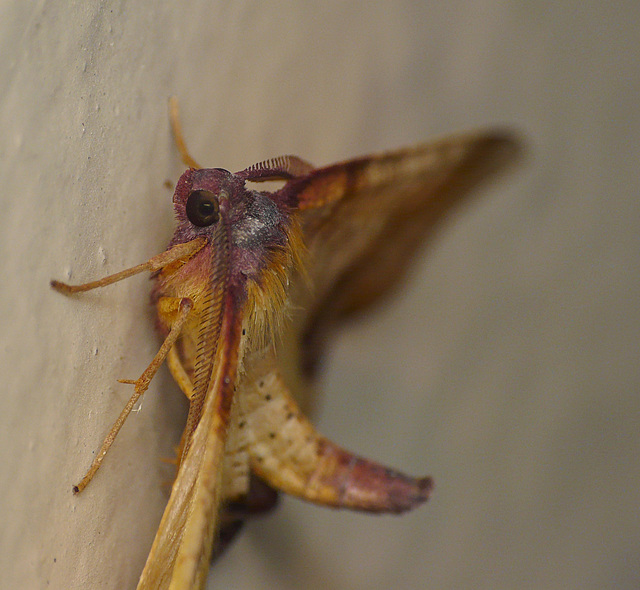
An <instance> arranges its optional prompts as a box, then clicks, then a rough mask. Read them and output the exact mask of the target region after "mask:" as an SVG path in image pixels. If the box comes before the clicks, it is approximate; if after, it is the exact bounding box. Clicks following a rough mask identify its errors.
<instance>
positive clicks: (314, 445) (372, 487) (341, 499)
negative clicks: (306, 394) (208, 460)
mask: <svg viewBox="0 0 640 590" xmlns="http://www.w3.org/2000/svg"><path fill="white" fill-rule="evenodd" d="M247 367H248V368H247V375H246V378H245V379H243V381H242V391H239V392H238V398H237V400H238V403H239V404H240V403H242V406H243V407H242V412H243V414H244V416H245V421H246V430H247V432H248V433H250V438H249V441H248V444H247V451H248V453H249V457H250V464H251V468H252V470H253V471H254V472H255V473H256V474H257V475H258V476H259V477H261V478H262V479H264V480H265V481H266V483H268V484H269V485H270V486H272V487H274V488H276V489H278V490H280V491H283V492H286V493H288V494H291V495H294V496H298V497H301V498H303V499H305V500H308V501H311V502H315V503H318V504H324V505H327V506H333V507H335V508H351V509H354V510H364V511H368V512H392V513H400V512H404V511H406V510H411V509H412V508H415V507H417V506H418V505H420V504H421V503H423V502H424V501H425V500H427V498H428V497H429V494H430V492H431V489H432V487H433V481H432V480H431V478H429V477H424V478H414V477H409V476H407V475H404V474H403V473H400V472H398V471H395V470H393V469H389V468H387V467H384V466H383V465H380V464H378V463H375V462H373V461H370V460H368V459H364V458H362V457H358V456H356V455H354V454H352V453H350V452H348V451H346V450H343V449H341V448H340V447H338V446H336V445H335V444H333V443H332V442H331V441H329V440H328V439H326V438H325V437H323V436H322V435H320V434H319V433H318V432H317V431H316V430H315V428H314V427H313V426H312V425H311V423H310V422H309V421H308V420H307V418H306V417H305V416H304V415H303V414H302V413H301V411H300V409H299V408H298V406H297V404H296V402H295V401H294V400H293V398H292V397H291V395H290V393H289V390H288V387H287V385H286V384H285V382H284V379H283V377H282V375H281V374H280V370H279V368H278V365H277V364H276V362H275V359H274V358H273V356H269V355H268V357H267V359H265V360H259V361H258V362H257V363H256V364H255V365H253V366H251V363H247Z"/></svg>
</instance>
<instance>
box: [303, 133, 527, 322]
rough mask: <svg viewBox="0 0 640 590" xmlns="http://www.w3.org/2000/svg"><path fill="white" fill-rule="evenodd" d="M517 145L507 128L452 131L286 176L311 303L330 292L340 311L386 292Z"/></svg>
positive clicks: (354, 308) (328, 296)
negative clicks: (299, 215)
mask: <svg viewBox="0 0 640 590" xmlns="http://www.w3.org/2000/svg"><path fill="white" fill-rule="evenodd" d="M517 152H518V149H517V142H516V141H515V140H514V139H513V137H511V136H510V135H508V134H506V133H501V132H486V133H475V134H467V135H458V136H451V137H446V138H444V139H441V140H439V141H435V142H432V143H428V144H425V145H422V146H418V147H415V148H411V149H405V150H400V151H396V152H390V153H387V154H381V155H378V156H371V157H366V158H361V159H357V160H352V161H350V162H345V163H343V164H335V165H333V166H329V167H327V168H321V169H318V170H315V171H314V172H312V173H311V174H309V175H308V176H307V177H305V178H304V179H302V180H301V181H299V182H298V186H297V187H296V186H295V184H296V181H293V182H292V183H291V184H292V185H293V186H291V190H293V191H297V192H298V199H299V202H300V207H301V209H303V210H304V213H303V215H304V235H305V242H306V245H307V248H308V250H309V258H308V264H307V269H308V273H309V275H310V279H311V284H312V287H313V289H312V293H313V296H312V304H311V308H312V309H315V308H317V307H318V305H320V304H321V302H322V301H323V300H327V299H329V300H330V301H331V307H332V309H333V313H334V314H336V315H337V316H342V315H345V314H349V313H351V312H353V311H357V310H359V309H362V308H364V307H366V306H368V305H369V304H371V303H374V302H375V301H376V300H377V299H378V298H379V297H381V296H383V295H385V294H386V293H387V292H388V291H389V290H390V289H392V288H393V287H394V286H395V285H396V284H397V283H398V282H399V280H400V279H401V278H402V277H403V275H404V273H405V271H406V269H407V267H408V265H409V263H410V262H411V260H412V257H413V255H414V254H415V252H416V250H417V249H418V248H419V246H420V245H421V244H422V243H424V242H425V241H426V239H428V238H429V236H430V235H431V234H432V232H433V229H434V228H435V226H436V225H437V224H438V223H439V222H440V221H441V220H442V219H443V218H444V217H445V216H446V214H447V213H449V211H450V210H451V209H452V208H453V207H454V206H455V205H456V204H457V203H459V202H460V201H461V200H462V199H463V198H464V197H465V196H466V195H468V194H469V193H470V192H471V190H472V189H473V188H475V187H476V186H477V185H478V184H480V183H481V182H482V181H483V180H484V179H486V178H487V177H489V176H491V175H492V174H494V173H495V172H497V171H500V170H501V169H503V168H504V167H505V166H506V165H507V164H509V163H510V162H512V161H513V160H514V156H515V155H516V154H517Z"/></svg>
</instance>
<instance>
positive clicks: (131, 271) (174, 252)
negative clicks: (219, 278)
mask: <svg viewBox="0 0 640 590" xmlns="http://www.w3.org/2000/svg"><path fill="white" fill-rule="evenodd" d="M205 243H206V240H205V239H204V238H196V239H195V240H191V241H190V242H186V243H184V244H177V245H175V246H173V247H172V248H169V249H168V250H165V251H164V252H163V253H162V254H158V255H157V256H154V257H153V258H149V260H147V261H146V262H143V263H142V264H138V265H136V266H133V267H131V268H127V269H125V270H121V271H120V272H117V273H115V274H112V275H109V276H108V277H104V278H102V279H98V280H97V281H91V282H90V283H83V284H82V285H69V284H67V283H62V282H61V281H56V280H53V281H51V283H50V284H51V287H52V288H53V289H55V290H56V291H58V292H59V293H63V294H64V295H71V294H72V293H81V292H83V291H91V290H92V289H97V288H98V287H106V286H107V285H111V284H113V283H117V282H118V281H122V280H124V279H128V278H129V277H132V276H133V275H136V274H138V273H141V272H144V271H145V270H148V271H150V272H155V271H157V270H161V269H163V268H164V267H165V266H167V265H169V264H172V263H174V262H178V261H186V260H188V259H189V258H191V257H192V256H193V255H194V254H195V253H196V252H198V250H200V249H201V248H202V247H203V246H204V245H205Z"/></svg>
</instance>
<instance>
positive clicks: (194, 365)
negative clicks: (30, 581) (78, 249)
mask: <svg viewBox="0 0 640 590" xmlns="http://www.w3.org/2000/svg"><path fill="white" fill-rule="evenodd" d="M172 121H173V126H174V132H175V135H176V141H177V144H178V148H179V149H180V152H181V154H182V157H183V160H184V161H185V163H186V164H187V165H188V166H189V169H188V170H187V171H186V172H185V173H184V174H183V175H182V176H181V178H180V180H179V181H178V183H177V185H176V189H175V194H174V197H173V204H174V209H175V215H176V218H177V228H176V231H175V234H174V236H173V239H172V240H171V243H170V244H169V247H168V249H167V250H166V251H165V252H163V253H162V254H159V255H158V256H155V257H153V258H151V259H150V260H148V261H147V262H145V263H143V264H140V265H138V266H136V267H133V268H131V269H128V270H125V271H122V272H119V273H117V274H115V275H111V276H109V277H106V278H104V279H101V280H98V281H95V282H91V283H87V284H84V285H78V286H70V285H66V284H63V283H60V282H57V281H52V286H53V287H54V288H55V289H56V290H58V291H60V292H62V293H76V292H79V291H87V290H90V289H94V288H96V287H103V286H105V285H109V284H111V283H115V282H116V281H119V280H121V279H124V278H127V277H129V276H131V275H133V274H136V273H139V272H142V271H151V272H152V273H154V278H155V286H154V288H153V301H154V303H155V305H156V308H157V314H158V325H159V326H160V330H161V332H162V335H163V337H164V342H163V344H162V347H161V348H160V350H159V352H158V354H157V355H156V356H155V358H154V359H153V361H152V362H151V364H150V365H149V367H148V368H147V369H146V370H145V371H144V373H143V374H142V376H141V377H140V378H139V379H137V380H136V381H132V382H130V383H132V384H133V385H134V386H135V390H134V394H133V395H132V397H131V399H130V401H129V402H128V403H127V405H126V407H125V408H124V410H123V411H122V413H121V415H120V417H119V418H118V420H117V421H116V423H115V424H114V426H113V428H112V429H111V431H110V433H109V435H108V436H107V438H106V440H105V442H104V444H103V446H102V449H101V450H100V452H99V453H98V455H97V456H96V458H95V460H94V462H93V464H92V466H91V468H90V469H89V471H88V473H87V475H86V476H85V477H84V478H83V479H82V481H81V482H80V483H79V484H78V485H77V486H74V491H75V492H76V493H77V492H79V491H81V490H82V489H83V488H84V487H85V486H86V485H87V484H88V483H89V481H90V480H91V479H92V477H93V476H94V475H95V473H96V471H97V470H98V468H99V467H100V464H101V463H102V460H103V459H104V456H105V454H106V452H107V450H108V449H109V447H110V446H111V444H112V442H113V440H114V439H115V437H116V435H117V433H118V431H119V430H120V428H121V426H122V424H123V423H124V421H125V419H126V417H127V416H128V414H129V413H130V411H131V409H132V408H133V407H134V405H135V403H136V401H137V400H138V399H139V397H140V396H141V395H142V394H143V393H144V392H145V391H146V389H147V387H148V386H149V383H150V381H151V379H152V378H153V376H154V375H155V373H156V371H157V370H158V367H159V366H160V365H161V364H162V363H163V362H164V361H165V360H166V361H167V363H168V365H169V368H170V370H171V373H172V374H173V376H174V378H175V380H176V381H177V383H178V385H179V386H180V388H181V389H182V391H183V392H184V394H185V395H186V396H187V398H188V399H189V402H190V406H189V415H188V418H187V424H186V427H185V429H184V433H183V435H182V440H181V443H180V449H179V453H178V471H177V477H176V479H175V482H174V484H173V488H172V491H171V497H170V499H169V502H168V505H167V508H166V510H165V513H164V516H163V517H162V521H161V523H160V527H159V530H158V533H157V535H156V538H155V541H154V543H153V547H152V548H151V553H150V554H149V557H148V560H147V563H146V566H145V568H144V571H143V572H142V576H141V578H140V582H139V585H138V588H141V589H143V588H144V589H154V590H155V589H157V588H171V589H173V590H186V589H191V588H201V587H203V586H204V583H205V580H206V576H207V571H208V569H209V562H210V560H211V556H212V553H217V552H219V551H220V550H221V548H222V547H223V545H224V543H225V542H226V541H227V540H228V539H229V538H230V537H231V536H232V535H233V533H234V532H235V531H236V530H237V528H238V525H239V523H240V522H241V521H242V519H243V518H245V517H246V516H247V515H248V514H250V513H252V512H259V511H264V510H267V509H268V508H270V507H271V506H272V505H273V504H274V502H275V499H276V495H277V492H280V491H281V492H286V493H288V494H293V495H295V496H299V497H301V498H304V499H306V500H309V501H311V502H315V503H317V504H323V505H325V506H332V507H334V508H351V509H353V510H363V511H368V512H376V513H401V512H405V511H407V510H411V509H413V508H415V507H416V506H418V505H420V504H422V503H423V502H424V501H425V500H426V499H427V498H428V497H429V493H430V491H431V489H432V486H433V483H432V480H431V478H429V477H423V478H414V477H410V476H407V475H404V474H403V473H400V472H398V471H395V470H393V469H389V468H387V467H384V466H382V465H379V464H377V463H374V462H372V461H370V460H368V459H364V458H361V457H358V456H355V455H353V454H352V453H350V452H348V451H346V450H344V449H341V448H340V447H338V446H337V445H335V444H334V443H332V442H331V441H329V440H327V439H326V438H324V437H323V436H322V435H320V434H319V433H318V432H316V430H315V429H314V428H313V426H312V425H311V423H310V422H309V421H308V420H307V418H306V417H305V416H304V415H303V413H302V411H301V410H300V408H299V406H298V403H297V402H296V401H295V400H294V398H296V399H300V398H301V397H304V390H306V389H308V388H310V387H311V385H312V382H313V378H314V374H315V372H316V368H317V365H318V362H319V359H320V358H321V357H322V354H323V350H324V347H325V344H326V342H327V341H328V339H329V337H330V336H331V334H332V333H333V331H334V330H335V329H336V328H337V327H338V326H339V325H340V324H341V323H342V322H343V321H344V320H345V319H346V318H348V317H349V316H351V315H352V314H354V313H356V312H361V311H363V310H365V309H367V308H369V306H371V305H373V304H374V303H376V302H377V301H378V300H379V299H380V298H381V297H383V296H384V295H386V294H387V293H388V292H389V291H390V290H391V289H393V288H394V287H395V286H396V285H397V284H398V283H399V282H400V281H401V279H402V278H403V276H404V275H405V271H406V269H407V267H408V265H409V263H410V262H411V259H412V258H413V255H414V253H415V252H416V251H417V250H418V248H419V247H420V246H421V245H422V244H423V242H424V241H425V239H426V238H428V237H429V235H430V234H431V232H432V230H433V228H434V226H435V225H436V224H437V223H439V222H440V221H441V220H442V218H443V217H444V216H445V215H446V214H447V213H448V212H449V211H450V210H451V209H452V208H453V207H454V206H455V205H456V204H457V203H458V202H460V200H461V199H462V198H463V197H464V196H465V195H466V194H468V192H469V190H470V189H472V188H474V187H475V186H476V185H477V184H478V183H479V182H480V181H482V180H483V179H485V178H486V177H487V176H489V175H491V174H493V173H494V172H496V171H497V170H499V169H500V168H502V167H503V166H505V164H507V163H508V162H509V161H511V160H512V159H513V155H514V154H515V152H516V144H515V142H514V140H513V139H512V138H511V137H510V136H509V135H508V134H505V133H502V132H492V131H481V132H478V133H470V134H464V135H453V136H451V137H445V138H443V139H440V140H437V141H433V142H430V143H427V144H424V145H419V146H416V147H412V148H409V149H402V150H398V151H393V152H388V153H383V154H379V155H373V156H366V157H363V158H358V159H355V160H350V161H347V162H343V163H340V164H334V165H332V166H326V167H323V168H314V167H313V166H312V165H311V164H309V163H308V162H305V161H304V160H301V159H300V158H297V157H295V156H282V157H279V158H273V159H271V160H266V161H264V162H260V163H259V164H254V165H253V166H250V167H248V168H245V169H244V170H241V171H240V172H236V173H231V172H228V171H227V170H223V169H220V168H201V167H199V166H198V165H197V164H196V162H195V161H194V160H193V159H192V158H191V156H190V155H189V154H188V152H187V150H186V148H185V146H184V141H183V140H182V136H181V133H180V129H179V126H178V120H177V105H176V104H175V103H173V105H172ZM274 179H278V180H282V181H284V185H283V186H282V187H281V188H279V189H277V190H274V191H272V192H267V191H257V190H252V189H251V188H249V187H247V186H246V183H247V182H248V181H253V182H261V181H265V180H274Z"/></svg>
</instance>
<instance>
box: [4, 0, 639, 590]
mask: <svg viewBox="0 0 640 590" xmlns="http://www.w3.org/2000/svg"><path fill="white" fill-rule="evenodd" d="M151 6H152V5H151V4H150V3H142V2H138V3H136V2H126V1H116V0H105V1H103V2H96V1H85V2H65V3H56V2H47V1H44V0H43V1H41V2H38V3H27V2H17V1H14V2H10V1H5V2H3V3H2V6H0V23H1V24H0V55H1V56H2V59H0V183H1V187H2V189H1V191H0V204H1V211H2V213H1V214H0V226H1V227H0V254H1V256H0V261H1V265H2V266H1V273H2V274H1V277H2V279H1V280H0V301H1V303H2V304H1V305H0V326H1V327H2V329H1V330H0V377H1V378H2V381H1V382H2V395H1V396H0V453H1V455H0V497H1V498H2V502H0V525H1V530H2V534H1V535H0V571H1V572H2V575H1V576H0V578H1V581H0V587H2V588H18V587H22V588H45V587H46V588H65V589H66V588H101V589H109V588H129V587H133V585H134V583H135V580H136V579H137V576H138V574H139V572H140V570H141V568H142V565H143V563H144V560H145V557H146V554H147V551H148V548H149V546H150V543H151V540H152V538H153V534H154V531H155V527H156V526H157V523H158V520H159V518H160V515H161V513H162V509H163V505H164V502H166V498H167V493H168V488H167V486H166V482H167V481H168V480H170V478H171V467H170V466H167V465H165V464H163V463H162V462H161V461H160V458H161V457H170V456H171V455H172V448H173V445H175V444H176V442H177V440H178V437H179V432H180V429H181V426H182V420H183V419H184V403H183V400H182V399H181V395H180V393H179V392H178V390H177V388H176V387H175V385H173V383H172V381H171V379H170V377H169V376H168V373H166V372H165V371H164V370H163V372H162V373H161V374H160V375H159V377H158V378H157V379H156V380H155V381H154V383H153V385H152V387H151V390H150V391H149V393H148V394H147V395H146V397H145V399H144V402H143V404H142V408H141V409H140V411H139V412H137V413H136V414H134V415H133V416H132V417H131V418H130V419H129V421H128V423H127V424H126V426H125V427H124V429H123V431H122V432H121V434H120V436H119V437H118V440H117V443H116V444H115V445H114V447H113V449H112V451H111V453H110V454H109V456H108V458H107V460H106V462H105V464H104V467H103V469H102V470H101V472H100V474H99V475H98V477H97V478H96V479H95V481H94V482H93V483H92V485H91V486H90V487H89V488H88V489H87V490H86V491H85V492H84V493H83V494H82V495H81V496H79V497H74V496H73V495H72V494H71V485H72V484H73V483H75V482H76V481H77V479H78V478H79V477H80V476H81V475H82V473H83V472H84V470H85V469H86V468H87V467H88V465H89V463H90V462H91V459H92V457H93V453H95V452H96V450H97V448H98V447H99V445H100V443H101V441H102V438H103V436H104V434H105V433H106V431H107V430H108V428H109V426H110V424H111V423H112V422H113V420H114V419H115V417H116V416H117V414H118V413H119V411H120V409H121V407H122V406H123V405H124V403H125V401H126V399H127V398H128V396H129V394H130V389H129V387H130V386H126V385H121V384H118V383H117V382H116V379H118V378H135V377H137V376H138V375H139V373H140V372H141V371H142V370H143V368H144V367H145V366H146V364H147V363H148V361H149V359H151V357H152V356H153V354H154V352H155V351H156V349H157V346H158V342H157V338H156V335H155V334H154V332H153V328H152V317H153V316H152V311H151V310H150V309H149V306H148V291H149V283H148V281H147V279H146V278H145V277H137V278H134V279H130V280H129V281H127V282H124V283H121V284H118V285H115V286H113V287H110V288H108V289H105V290H103V291H100V292H93V293H90V294H87V295H85V296H83V297H78V298H77V299H76V300H75V301H74V300H70V299H65V298H63V297H61V296H59V295H57V294H55V293H53V292H51V291H50V290H49V288H48V281H49V279H50V278H52V277H57V278H61V279H63V280H65V279H69V278H70V279H71V280H74V281H82V280H88V279H92V278H96V277H99V276H102V275H105V274H108V273H111V272H114V271H116V270H120V269H122V268H125V267H129V266H132V265H134V264H137V263H139V262H142V261H144V260H146V259H147V258H149V257H150V256H152V255H154V254H156V253H158V252H160V251H161V250H162V249H163V248H164V247H165V245H166V243H167V241H168V240H169V238H170V236H171V233H172V223H173V222H172V211H171V206H170V199H171V190H170V189H167V188H166V187H165V186H164V184H163V183H164V181H165V180H166V179H171V180H172V181H174V182H175V180H176V179H177V178H178V176H179V174H180V173H181V171H182V165H181V163H180V161H179V158H178V156H177V154H176V150H175V148H174V146H173V144H172V140H171V137H170V133H169V127H168V118H167V98H168V97H169V96H170V95H172V94H175V95H177V96H178V97H179V98H180V101H181V105H182V111H183V120H184V126H185V133H186V135H187V137H188V140H189V144H190V146H191V149H192V151H193V152H194V155H195V156H196V158H197V159H199V160H200V161H201V162H202V163H204V164H207V165H211V166H216V167H224V168H229V169H231V170H237V169H241V168H244V167H245V166H246V165H248V164H251V163H253V162H255V161H258V160H261V159H264V158H266V157H270V156H275V155H279V154H281V153H297V154H299V155H301V156H303V157H305V158H307V159H309V160H311V161H312V162H315V163H317V164H327V163H331V162H333V161H338V160H340V159H343V158H346V157H351V156H355V155H361V154H364V153H367V152H371V151H377V150H381V149H384V148H391V147H397V146H402V145H409V144H412V143H416V142H418V141H422V140H425V139H426V138H428V137H429V136H431V135H434V134H441V133H445V132H449V131H454V130H459V129H463V128H469V127H482V126H486V125H495V124H503V125H509V126H513V127H514V128H516V129H518V130H520V131H521V132H522V133H523V134H524V135H526V137H527V138H528V142H529V157H528V161H527V163H526V166H523V167H522V168H521V169H520V170H519V171H518V172H516V173H515V174H513V175H511V176H510V177H509V178H507V179H504V180H503V181H501V182H499V183H496V184H494V185H493V186H492V187H490V188H488V189H487V190H485V191H483V193H482V195H481V197H480V198H479V199H477V200H475V201H474V202H472V203H470V204H469V206H468V207H466V208H464V209H463V210H461V211H460V212H459V214H458V215H456V217H455V218H453V219H452V220H451V222H450V223H449V224H448V225H447V226H446V227H445V228H443V230H442V231H441V232H440V233H439V236H438V239H437V240H436V242H435V243H434V244H433V247H432V248H431V250H430V251H429V252H428V253H427V254H426V255H425V257H424V258H423V259H422V260H421V261H420V262H419V263H418V265H417V268H416V272H415V273H414V275H413V277H412V279H411V281H410V283H409V285H408V287H407V289H406V291H404V292H403V293H402V295H401V296H400V297H399V298H397V299H396V300H395V301H394V303H393V305H390V306H388V307H387V308H386V309H385V310H384V311H382V312H380V313H379V314H376V315H374V316H372V317H371V318H370V321H368V322H367V323H365V324H361V325H358V326H355V327H354V328H353V329H352V330H350V331H348V332H345V333H344V335H343V337H342V338H341V340H340V341H339V342H338V343H337V345H336V347H335V348H334V349H333V354H332V356H331V359H330V363H329V365H328V367H327V372H326V374H325V379H324V383H323V389H324V390H325V391H326V396H325V397H324V398H323V399H322V401H321V403H320V406H319V411H318V414H317V423H318V425H319V427H320V428H321V429H322V430H323V431H324V432H325V433H326V434H328V435H329V436H331V437H332V438H333V439H335V440H336V441H339V442H341V443H342V444H344V445H345V446H347V447H349V448H352V449H354V450H357V451H359V452H361V453H363V454H366V455H369V456H372V457H375V458H377V459H379V460H382V461H385V462H388V463H390V464H393V465H395V466H397V467H398V468H401V469H403V470H406V471H408V472H412V473H429V474H432V475H433V476H434V477H435V478H436V482H437V490H436V494H435V496H434V498H433V499H432V501H431V502H430V503H429V505H427V506H425V507H424V508H421V509H420V510H419V511H417V512H415V513H413V514H410V515H407V516H405V517H402V518H391V517H386V518H385V517H382V518H375V517H365V516H361V515H357V514H347V513H342V512H332V511H329V510H322V509H319V508H316V507H313V506H308V505H305V504H302V503H300V502H298V501H297V500H292V499H287V500H285V501H284V503H283V505H282V507H281V510H280V511H279V512H278V513H277V514H276V515H274V516H272V517H269V518H266V519H264V520H261V521H259V522H256V523H254V524H252V525H250V526H248V527H247V530H246V532H245V534H244V535H243V537H242V538H241V539H240V540H239V541H238V543H237V544H235V545H234V546H233V547H232V548H231V550H230V551H229V552H228V554H227V555H226V556H225V557H224V558H223V559H222V560H221V562H220V563H219V564H218V565H217V566H216V568H215V570H214V573H213V574H212V580H211V583H212V584H213V585H214V586H215V587H220V588H251V589H256V590H257V589H267V588H281V589H294V588H306V589H312V590H316V589H317V590H319V589H325V588H343V589H350V590H351V589H352V590H360V589H364V588H367V589H371V588H380V589H382V588H390V587H394V588H407V589H415V588H427V587H428V588H430V589H438V588H443V589H444V588H456V589H464V588H474V589H476V588H486V589H492V590H496V589H502V588H504V589H512V588H545V589H553V588H558V589H560V588H562V589H567V588H581V589H586V588H593V589H596V588H597V589H600V588H606V587H609V588H614V587H615V588H637V587H638V586H640V570H639V565H638V560H637V547H638V546H639V545H640V526H639V525H640V522H639V520H640V517H639V512H638V505H639V504H640V463H639V462H638V456H640V437H639V436H638V432H639V427H640V401H639V399H638V389H639V385H640V370H639V369H638V366H639V363H638V361H637V355H638V353H637V351H638V350H639V349H640V342H639V340H640V339H639V337H638V333H639V328H640V306H639V305H638V301H639V287H640V284H639V283H640V280H639V278H638V268H639V263H640V248H639V246H640V239H639V238H638V235H639V233H640V231H639V230H640V199H639V198H638V194H639V192H640V175H639V173H638V162H640V147H639V146H640V144H639V143H638V137H639V136H640V111H639V110H638V106H637V105H638V96H639V91H640V77H639V76H638V68H637V64H638V63H639V62H638V59H639V58H640V53H639V49H638V43H637V31H638V26H639V25H640V20H639V18H638V17H639V16H640V11H639V9H638V5H637V3H636V2H626V3H625V2H619V3H616V6H615V8H614V7H610V6H609V5H607V4H604V3H597V2H586V3H585V2H564V3H558V4H543V3H531V2H525V1H517V2H500V1H498V0H495V1H490V0H485V1H482V2H476V3H466V2H459V1H454V2H447V3H435V2H433V3H416V2H411V1H401V2H393V3H388V2H370V3H357V2H356V3H349V4H343V3H341V2H329V3H324V4H323V5H322V6H321V7H320V5H313V4H312V3H308V4H305V3H293V2H284V1H279V2H274V3H264V2H247V1H236V2H233V3H228V2H217V1H211V0H210V1H206V2H205V1H202V0H186V1H182V2H163V3H157V7H156V6H154V8H153V9H152V8H151Z"/></svg>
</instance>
